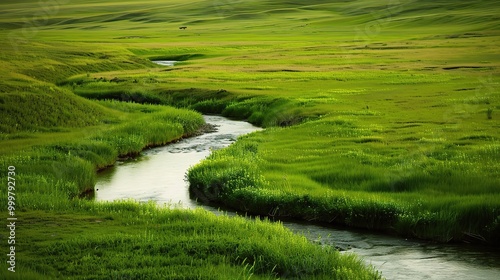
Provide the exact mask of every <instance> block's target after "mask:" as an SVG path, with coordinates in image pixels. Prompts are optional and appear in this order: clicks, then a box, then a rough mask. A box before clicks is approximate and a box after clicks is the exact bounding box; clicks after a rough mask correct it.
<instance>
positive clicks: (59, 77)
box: [0, 0, 500, 279]
mask: <svg viewBox="0 0 500 280" xmlns="http://www.w3.org/2000/svg"><path fill="white" fill-rule="evenodd" d="M32 2H33V1H28V2H26V1H23V2H22V3H19V2H15V1H3V2H2V4H1V7H2V10H3V11H5V13H2V14H1V15H0V40H1V41H2V42H3V44H0V49H1V51H0V61H2V67H0V75H1V77H2V83H1V85H0V116H1V119H2V124H1V125H0V141H1V142H2V145H0V162H1V163H2V164H1V165H2V166H3V167H2V168H3V169H4V170H5V167H6V166H9V165H13V164H15V165H16V168H17V169H18V170H19V176H18V180H19V181H20V182H23V183H22V186H23V187H22V189H21V190H19V198H18V202H19V203H20V205H19V207H20V209H21V210H23V211H25V212H19V215H20V216H19V217H20V218H21V217H23V218H26V219H29V220H30V221H31V222H32V224H26V226H25V227H24V228H23V227H20V229H19V230H20V234H25V235H26V236H30V238H32V239H30V240H32V241H30V242H32V243H31V244H30V246H29V247H23V248H21V247H20V250H22V251H21V252H20V254H21V256H22V257H23V258H24V257H25V258H27V259H30V260H33V262H29V263H31V264H30V265H26V266H25V267H22V269H23V270H24V269H25V272H24V273H26V274H23V275H27V276H26V277H30V278H36V277H38V278H45V277H51V278H83V277H84V276H83V275H85V274H88V275H89V276H88V278H102V277H107V278H112V277H116V278H119V277H129V278H140V277H141V276H139V275H144V274H146V275H148V276H151V277H150V278H154V277H157V278H165V277H171V278H176V277H177V278H204V277H205V276H207V275H214V273H213V272H214V271H217V275H219V276H215V277H214V278H217V277H218V278H221V279H224V278H249V277H250V276H252V277H256V278H259V277H262V278H269V277H271V278H273V277H275V276H281V277H283V278H286V277H287V276H288V277H290V278H292V277H293V276H296V277H297V278H299V277H304V278H307V277H310V278H314V277H316V278H319V279H321V278H322V277H323V278H328V279H331V274H332V273H338V274H335V275H336V276H337V278H339V279H354V278H355V279H359V278H363V277H365V278H372V276H373V275H374V274H375V273H374V272H373V271H371V270H369V269H368V270H365V269H363V268H361V267H360V266H358V264H359V263H358V262H357V261H355V260H353V257H346V258H343V257H340V258H337V253H335V252H331V251H329V250H324V251H321V252H322V253H320V252H319V250H320V249H319V248H317V247H314V246H312V247H308V246H310V245H306V243H305V242H304V241H301V240H302V239H301V237H297V236H289V233H287V232H286V231H285V230H283V229H282V228H281V227H280V226H279V225H278V226H275V225H268V224H267V222H266V223H264V225H261V224H258V223H257V222H255V223H254V222H243V221H241V220H238V219H235V220H232V219H229V218H215V217H209V215H208V214H206V213H201V212H196V213H191V212H185V211H180V210H175V211H174V210H151V209H152V208H151V207H152V206H143V205H138V204H134V203H121V204H120V203H118V204H106V205H105V206H104V205H100V204H95V203H93V202H88V201H84V200H81V199H78V198H77V197H78V196H79V195H80V194H82V192H84V191H85V190H88V189H91V188H92V186H93V182H94V180H95V179H94V176H95V175H94V173H95V170H97V169H99V168H103V167H105V166H107V165H109V164H112V163H113V162H114V160H116V157H117V156H119V155H122V156H124V155H134V154H137V153H138V152H139V151H140V150H141V149H143V148H144V147H148V146H152V145H161V144H164V143H167V142H169V141H172V140H174V139H177V138H178V137H181V136H182V135H186V134H187V135H189V134H190V133H192V132H193V131H194V129H195V128H196V127H197V126H199V125H200V124H201V118H200V116H199V115H197V114H195V113H193V112H192V111H189V110H188V111H185V110H174V109H172V108H166V107H163V106H164V105H171V106H176V107H179V108H183V109H195V110H198V111H199V112H204V113H212V114H222V115H225V116H228V117H231V118H236V119H246V120H248V121H250V122H252V123H254V124H257V125H260V126H263V127H266V128H267V129H266V130H265V131H263V132H260V133H255V134H252V135H250V136H247V137H244V138H242V139H240V140H238V142H237V144H236V145H234V146H233V147H230V148H229V149H227V150H222V151H218V152H216V153H214V154H213V155H212V156H211V157H210V158H209V159H207V160H206V161H204V162H202V163H201V164H200V165H198V166H196V167H193V168H192V169H191V171H190V173H189V179H190V181H191V191H192V192H194V193H195V195H197V196H198V197H199V198H200V199H201V200H205V201H207V202H217V203H221V204H226V206H231V207H233V208H235V209H238V210H243V211H248V212H250V213H254V214H260V215H270V216H274V217H295V218H302V219H305V220H309V221H321V222H330V223H333V224H344V225H349V226H352V227H362V228H369V229H372V230H379V231H385V232H388V233H391V234H399V235H402V236H413V237H419V238H425V239H433V240H439V241H444V242H446V241H466V242H482V243H488V244H495V245H497V244H498V243H499V240H498V236H500V235H499V225H498V224H499V219H500V218H499V217H500V213H499V210H498V209H500V207H499V203H498V201H500V197H499V189H498V186H500V182H499V179H498V178H500V176H499V175H500V174H499V170H500V168H499V165H498V160H497V159H498V156H499V143H498V139H500V135H499V133H498V127H499V126H500V124H499V123H498V119H496V118H494V117H493V111H495V110H498V109H499V108H500V104H499V92H498V83H499V78H498V77H499V75H498V67H499V63H500V62H499V61H498V55H497V53H498V45H499V40H500V39H499V38H500V37H499V35H500V34H499V32H498V30H499V28H498V27H499V18H498V14H499V11H498V7H499V5H498V1H476V2H474V3H468V2H467V3H466V2H463V3H462V2H460V3H457V2H456V1H455V2H452V1H439V2H429V1H411V2H404V3H401V2H389V3H385V2H380V3H379V2H377V3H375V2H373V1H367V0H358V1H350V2H332V3H324V1H312V2H311V1H309V2H308V3H306V4H304V3H303V2H300V1H273V2H270V1H233V2H231V3H229V2H227V3H222V4H223V5H222V4H220V3H215V2H213V1H204V0H197V1H194V2H192V3H190V5H186V4H185V3H184V2H182V1H180V0H175V1H169V2H168V3H163V2H162V3H160V2H159V1H157V0H148V1H136V0H128V1H116V0H109V1H105V3H97V1H86V2H85V3H79V2H71V3H64V4H60V5H59V4H56V3H52V2H50V3H45V4H44V5H45V6H43V7H42V8H40V6H37V5H43V4H40V3H34V2H33V3H32ZM179 26H187V29H185V30H180V29H179ZM409 30H411V32H410V31H409ZM155 59H169V60H170V59H172V60H179V61H180V62H179V63H177V64H176V66H175V67H162V66H158V65H155V64H153V63H152V62H151V61H150V60H155ZM88 99H92V100H88ZM110 100H113V101H110ZM119 101H120V102H119ZM123 101H125V102H123ZM129 102H136V103H143V104H132V103H129ZM151 104H155V105H151ZM158 105H161V106H158ZM485 113H486V118H485ZM2 178H3V177H2ZM3 194H4V190H3V191H2V197H6V196H5V195H3ZM4 199H6V198H4ZM99 207H103V208H99ZM106 207H107V208H106ZM96 209H101V210H96ZM145 209H149V210H147V211H150V212H151V213H153V214H151V215H152V216H151V215H150V216H148V215H146V216H144V215H145V214H143V213H142V212H144V211H146V210H145ZM105 212H106V213H107V212H109V213H111V214H109V215H108V214H105ZM138 213H140V214H138ZM61 216H64V217H69V218H65V220H64V222H62V221H61V222H57V219H58V217H61ZM160 216H161V217H160ZM185 216H189V217H192V219H195V220H196V219H201V220H202V221H203V219H205V220H206V221H207V223H206V224H203V223H202V222H200V223H198V224H196V226H194V225H192V227H191V229H192V230H194V229H196V228H198V227H200V228H205V229H206V227H205V226H207V225H214V227H216V228H217V230H219V229H220V231H219V232H220V233H217V234H216V235H214V234H211V233H210V232H209V230H208V229H207V230H205V232H203V231H198V232H201V233H200V238H201V239H203V240H205V241H203V240H202V241H196V242H193V243H189V241H185V240H189V239H188V237H189V236H191V235H192V233H193V232H194V231H188V230H185V231H183V230H179V231H176V230H175V229H172V231H171V232H169V233H168V234H166V235H163V234H164V232H163V231H162V228H164V227H167V226H168V223H166V222H165V219H167V218H166V217H170V218H171V221H176V223H175V224H178V223H180V221H182V219H183V217H185ZM37 217H38V218H37ZM89 217H90V218H89ZM105 217H108V219H105ZM134 217H144V219H140V218H134ZM87 218H88V220H89V221H92V220H94V219H96V220H99V221H104V222H99V223H95V224H93V223H89V222H88V221H85V219H87ZM110 218H112V219H110ZM190 219H191V218H190ZM138 220H141V221H140V222H139V221H138ZM209 221H210V222H209ZM212 222H213V223H212ZM226 222H227V225H228V226H227V227H228V228H232V227H233V226H235V225H241V226H240V227H242V228H243V229H241V232H238V233H236V232H235V233H234V234H233V235H231V234H227V235H226V234H223V232H224V230H226V228H225V227H224V226H223V224H224V223H226ZM102 223H108V225H109V227H108V228H99V226H100V225H101V224H102ZM46 224H59V225H61V226H63V227H65V229H70V228H71V229H72V230H67V231H63V230H62V229H61V230H59V229H57V228H54V229H50V230H48V229H47V231H48V233H47V234H50V237H52V236H51V235H52V234H54V236H55V237H58V236H61V238H60V239H57V240H54V241H50V239H47V238H49V235H43V234H44V233H43V231H44V230H45V229H44V228H45V227H44V225H46ZM88 224H92V226H91V227H89V229H85V227H84V226H83V225H86V226H87V225H88ZM257 224H258V225H257ZM153 225H158V228H155V229H151V231H146V230H145V228H151V227H153ZM186 226H188V227H189V224H188V225H186ZM129 227H130V228H129ZM73 228H74V230H73ZM181 228H182V227H181ZM112 229H116V230H112ZM24 230H25V233H22V232H23V231H24ZM122 230H123V231H125V232H124V233H123V234H114V235H113V234H112V233H114V232H122ZM234 230H239V229H234ZM275 230H276V231H280V232H281V233H277V237H276V238H284V239H287V238H288V239H289V242H288V243H287V244H293V246H298V247H297V248H298V249H294V250H297V251H296V252H297V254H298V255H299V256H301V254H303V253H308V255H310V256H314V257H313V258H312V259H311V261H310V262H307V261H305V260H306V259H305V258H292V257H290V256H291V254H289V253H287V254H286V255H287V256H288V257H287V258H283V257H282V256H280V253H278V252H282V251H280V250H281V249H280V248H281V247H280V248H278V247H276V246H275V245H276V244H278V245H279V244H284V243H282V242H283V241H279V240H276V242H275V243H276V244H274V243H272V242H268V241H266V240H264V239H261V238H260V237H258V236H259V234H264V236H266V235H265V234H269V233H271V232H274V231H275ZM93 232H96V233H97V234H92V233H93ZM80 233H83V235H82V238H81V239H80V238H78V239H77V238H76V236H77V235H78V236H79V234H80ZM278 235H279V236H278ZM172 236H173V237H172ZM248 236H252V238H248ZM42 237H43V238H42ZM45 237H47V238H45ZM168 237H172V238H170V239H169V238H168ZM175 237H178V238H179V239H175ZM148 238H149V239H148ZM183 238H184V239H185V240H184V241H183V242H180V243H179V244H181V245H182V246H184V247H185V248H188V249H189V250H187V251H186V252H184V253H183V252H181V251H182V250H180V249H179V248H180V247H178V246H177V245H175V244H172V248H173V249H175V250H176V251H175V252H179V254H177V255H175V254H172V255H170V254H167V253H166V251H165V250H166V249H165V247H162V245H161V244H162V243H165V242H171V240H183ZM233 238H238V240H245V242H248V243H244V244H245V245H244V246H243V245H242V246H243V247H241V250H239V251H238V250H235V249H234V246H233V245H235V241H234V239H233ZM219 239H220V240H222V241H221V242H219V241H218V240H219ZM284 239H281V240H284ZM23 240H24V239H23ZM208 240H210V241H208ZM290 240H294V241H293V242H290ZM148 242H151V246H149V245H148ZM132 244H134V245H132ZM168 244H170V243H168ZM242 244H243V243H242ZM31 245H32V246H31ZM181 245H179V246H181ZM101 246H102V248H105V250H104V249H102V250H101V249H99V250H98V249H95V250H94V251H98V253H99V254H102V255H101V256H97V255H96V256H97V257H99V258H100V259H99V260H100V261H101V264H99V263H95V262H96V260H95V259H93V257H94V255H93V253H96V252H94V251H93V250H92V248H100V247H101ZM121 246H125V247H123V248H122V247H121ZM130 246H132V247H130ZM133 246H135V247H133ZM176 246H177V247H176ZM225 246H228V247H225ZM231 246H233V247H231ZM245 246H246V247H245ZM287 246H288V245H287ZM290 246H292V245H290ZM301 246H302V247H301ZM230 247H231V248H232V249H231V250H229V249H228V248H230ZM282 247H283V248H284V247H285V246H282ZM306 247H307V248H306ZM78 248H83V249H82V250H78ZM193 248H195V249H193ZM239 248H240V247H239ZM301 248H302V249H301ZM125 249H127V250H125ZM212 249H213V250H212ZM227 250H229V251H231V255H230V257H223V256H224V255H225V254H226V253H227V252H228V251H227ZM322 250H323V249H322ZM198 251H199V252H200V253H199V255H197V253H196V252H198ZM274 251H276V252H274ZM316 251H318V252H316ZM54 252H64V254H61V255H54V254H53V253H54ZM187 252H190V253H187ZM207 252H210V254H209V253H207ZM273 252H274V253H273ZM48 253H50V254H48ZM212 253H213V255H212ZM106 254H110V255H115V256H116V258H107V255H106ZM165 254H166V255H168V256H169V258H170V259H169V258H165ZM136 255H138V259H141V260H142V262H141V263H140V264H144V265H143V266H139V264H138V265H137V266H135V267H133V268H131V269H128V270H127V269H124V263H125V262H124V259H127V258H131V257H134V256H136ZM283 255H285V253H283ZM21 256H20V258H21ZM47 256H50V257H49V258H47ZM70 256H78V258H72V257H70ZM104 256H106V257H104ZM186 256H189V258H193V256H196V258H195V260H194V261H193V262H192V263H191V262H188V257H186ZM315 256H317V257H315ZM207 258H208V259H207ZM259 258H261V259H259ZM262 258H263V259H262ZM166 260H170V261H169V263H171V264H174V263H175V264H176V266H175V267H174V266H172V267H171V269H169V268H158V266H159V264H164V262H165V261H166ZM302 261H304V263H301V262H302ZM27 263H28V262H27ZM38 263H39V264H40V265H38V266H37V265H36V264H38ZM61 263H65V264H66V263H69V265H67V266H66V265H65V266H61V265H60V264H61ZM306 263H307V264H309V263H315V264H317V265H311V266H310V267H311V268H310V270H308V269H306V268H305V267H306ZM355 263H357V264H355ZM23 265H24V264H23ZM134 265H135V264H134ZM95 266H98V268H96V269H90V268H91V267H95ZM154 267H156V269H154ZM186 267H189V268H190V269H186ZM332 267H333V268H334V269H333V268H332ZM109 268H113V269H114V270H110V269H109ZM294 268H297V269H294ZM106 271H107V272H106ZM2 273H4V272H2ZM175 273H178V274H179V275H175ZM190 273H191V274H190ZM288 273H290V274H288ZM351 273H356V274H351ZM358 273H359V274H358ZM10 276H12V275H10ZM226 276H227V277H226ZM19 277H20V278H22V277H23V276H19ZM26 277H25V278H26Z"/></svg>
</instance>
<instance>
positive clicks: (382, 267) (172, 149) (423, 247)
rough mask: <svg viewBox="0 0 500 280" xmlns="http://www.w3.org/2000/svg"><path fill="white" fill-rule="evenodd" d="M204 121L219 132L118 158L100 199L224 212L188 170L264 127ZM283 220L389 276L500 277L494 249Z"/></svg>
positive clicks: (101, 179)
mask: <svg viewBox="0 0 500 280" xmlns="http://www.w3.org/2000/svg"><path fill="white" fill-rule="evenodd" d="M205 121H206V122H207V123H210V124H214V125H215V126H216V127H217V132H212V133H207V134H203V135H200V136H196V137H193V138H187V139H183V140H181V141H179V142H177V143H173V144H170V145H167V146H163V147H158V148H153V149H149V150H146V151H144V152H143V153H142V155H141V156H140V157H138V158H135V159H132V160H128V161H124V162H118V163H117V164H116V165H115V166H113V167H111V168H108V169H106V170H104V171H102V172H100V173H99V174H98V182H97V184H96V186H95V189H96V192H95V199H96V200H97V201H113V200H117V199H130V198H132V199H135V200H137V201H140V202H146V201H149V200H153V201H156V202H157V203H159V204H169V205H175V206H176V207H183V208H189V209H192V208H196V207H202V208H204V209H206V210H208V211H211V212H213V213H215V214H217V215H220V214H221V212H220V211H219V210H218V209H217V208H213V207H210V206H205V205H201V204H199V203H197V202H196V201H194V200H192V199H190V197H189V192H188V183H187V182H186V181H185V174H186V171H187V170H188V168H189V167H190V166H193V165H195V164H197V163H198V162H200V161H201V160H202V159H204V158H205V157H207V156H208V155H209V154H210V151H211V150H215V149H220V148H223V147H226V146H228V145H230V144H231V143H233V142H234V141H235V140H236V138H237V137H238V136H239V135H243V134H247V133H250V132H253V131H257V130H260V128H258V127H255V126H252V125H251V124H249V123H246V122H242V121H232V120H228V119H226V118H223V117H218V116H205ZM225 214H227V215H235V213H231V212H227V213H225ZM283 224H284V226H286V227H288V228H289V229H291V230H292V231H294V232H297V233H299V234H303V235H305V236H306V237H307V238H308V239H309V240H311V241H313V242H316V243H320V244H322V245H324V246H336V247H340V248H343V249H344V250H345V251H344V252H353V253H355V254H357V255H359V256H361V257H362V258H363V259H364V260H365V261H366V262H367V263H368V264H371V265H373V266H374V267H375V268H376V269H377V270H379V271H381V272H382V275H383V276H384V277H385V278H387V279H412V280H415V279H456V280H459V279H500V252H499V251H498V250H497V249H494V248H491V249H488V248H484V247H475V246H470V245H465V244H462V245H448V244H435V243H429V242H425V241H420V240H405V239H402V238H397V237H391V236H385V235H379V234H374V233H370V232H367V231H356V230H345V229H335V228H331V227H323V226H319V225H314V224H308V223H301V222H283Z"/></svg>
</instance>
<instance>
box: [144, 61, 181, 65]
mask: <svg viewBox="0 0 500 280" xmlns="http://www.w3.org/2000/svg"><path fill="white" fill-rule="evenodd" d="M151 62H153V63H156V64H158V65H163V66H174V65H175V64H176V63H177V62H178V61H175V60H155V61H151Z"/></svg>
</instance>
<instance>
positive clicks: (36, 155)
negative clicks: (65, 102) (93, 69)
mask: <svg viewBox="0 0 500 280" xmlns="http://www.w3.org/2000/svg"><path fill="white" fill-rule="evenodd" d="M101 105H103V106H107V107H108V108H113V109H115V110H120V111H122V112H124V113H126V114H132V115H131V116H132V117H133V118H132V119H130V120H127V121H126V122H124V123H118V124H112V125H111V126H110V127H109V128H108V129H106V130H103V131H92V132H90V131H88V135H87V136H86V137H85V138H84V139H81V138H80V139H78V138H74V139H71V140H70V139H67V140H66V141H64V142H60V143H52V142H51V143H50V144H47V145H43V144H40V145H38V146H36V147H32V148H28V147H26V149H25V150H24V151H23V152H20V153H19V152H13V153H11V154H7V155H2V157H0V168H1V169H2V170H11V169H13V170H14V171H13V172H15V178H16V181H15V182H16V185H15V186H16V188H15V195H16V196H15V210H13V212H12V213H15V218H16V219H17V220H16V223H17V226H16V229H15V230H16V231H15V232H16V236H17V240H16V241H18V242H17V243H18V244H16V245H15V259H14V264H13V266H12V267H13V270H14V271H15V272H11V271H8V270H6V269H4V270H1V271H0V276H1V277H2V278H5V279H28V278H29V279H56V278H72V279H89V278H96V279H97V278H98V279H102V278H113V277H115V278H124V277H125V278H133V279H135V278H143V277H147V278H148V279H166V278H206V277H207V276H209V277H215V279H248V278H252V279H276V278H277V277H308V278H315V279H331V277H334V278H339V279H340V278H341V279H351V278H356V279H379V278H381V277H380V274H379V273H377V272H376V271H375V270H373V269H372V268H369V267H367V266H366V265H365V264H363V262H362V261H361V260H359V259H358V258H357V257H355V256H354V255H341V254H339V252H338V251H336V250H334V249H333V248H331V249H329V248H322V247H320V246H317V245H314V244H312V243H309V242H308V241H307V240H306V239H304V238H303V237H301V236H299V235H295V234H292V233H291V232H290V231H289V230H287V229H285V228H283V226H282V225H278V224H274V223H270V222H266V221H249V220H246V219H243V218H238V217H231V218H229V217H223V216H215V215H213V214H211V213H209V212H207V211H204V210H201V209H198V210H181V209H174V208H175V207H174V206H172V208H165V207H158V206H157V205H156V204H154V203H146V204H144V203H139V202H133V201H122V202H94V201H92V200H86V199H80V198H79V194H81V193H82V192H83V191H85V190H88V189H89V187H91V188H92V189H93V185H94V182H95V172H96V170H97V169H99V168H102V167H103V166H108V165H110V164H111V163H113V162H114V161H115V160H116V159H117V158H118V156H124V155H132V154H137V153H139V152H140V151H141V150H142V148H145V147H150V146H153V145H155V146H157V145H161V144H162V143H163V144H164V143H169V142H171V141H173V140H174V139H180V137H182V136H183V135H184V136H187V135H194V134H199V133H202V132H208V131H211V130H213V126H210V125H207V124H204V122H203V119H202V118H201V115H199V114H197V113H195V112H193V111H188V110H179V109H174V108H168V107H163V106H152V105H140V104H127V103H120V102H111V101H106V102H101ZM138 112H142V113H138ZM139 116H140V117H139ZM8 166H13V168H9V169H8V168H7V167H8ZM6 172H7V171H6ZM12 174H14V173H12ZM12 174H11V173H9V176H14V175H12ZM2 178H5V177H2ZM2 181H4V180H2ZM5 184H6V185H7V183H6V182H5ZM0 195H2V197H3V199H2V200H4V202H5V199H6V197H7V193H6V190H5V189H1V190H0ZM5 205H7V203H6V202H5ZM2 235H3V234H2ZM11 248H12V247H11ZM11 250H12V249H11ZM290 254H292V256H290Z"/></svg>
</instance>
